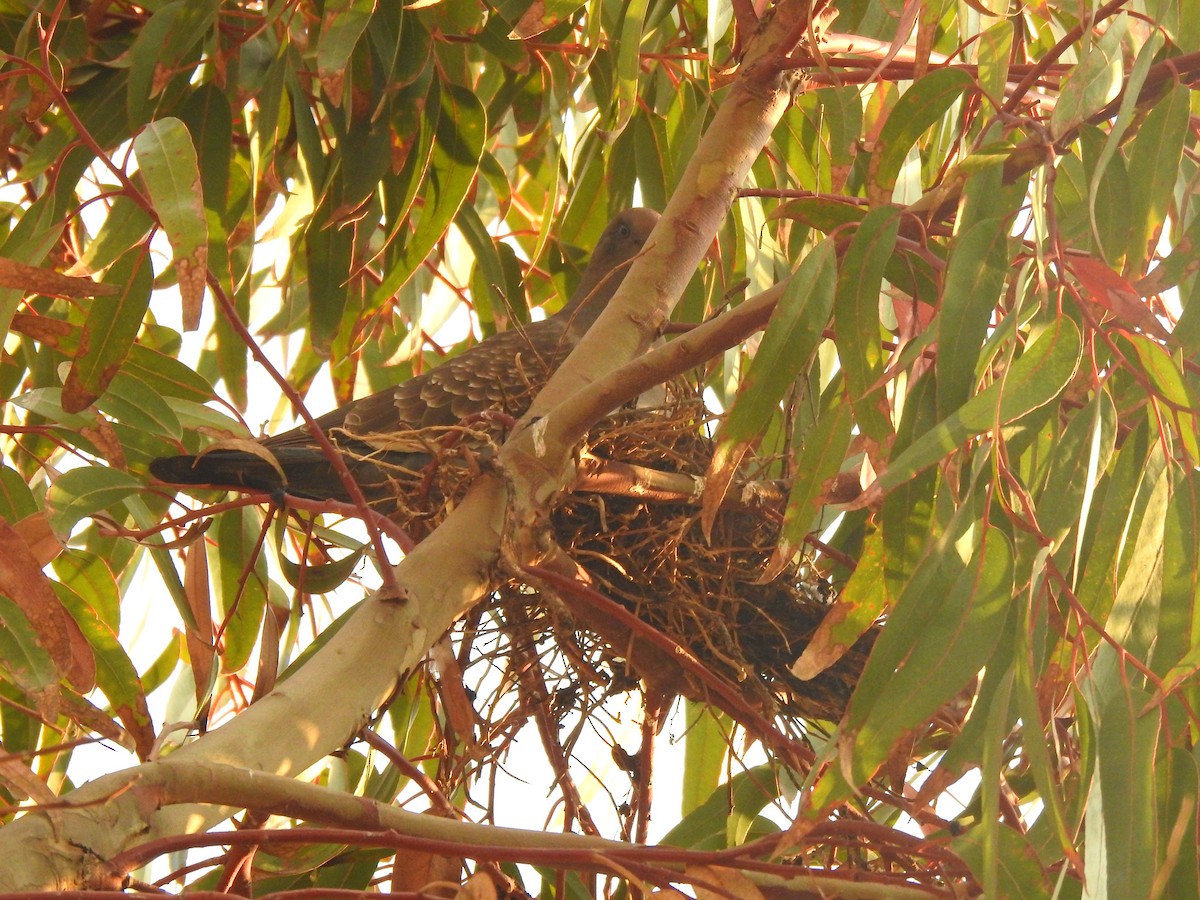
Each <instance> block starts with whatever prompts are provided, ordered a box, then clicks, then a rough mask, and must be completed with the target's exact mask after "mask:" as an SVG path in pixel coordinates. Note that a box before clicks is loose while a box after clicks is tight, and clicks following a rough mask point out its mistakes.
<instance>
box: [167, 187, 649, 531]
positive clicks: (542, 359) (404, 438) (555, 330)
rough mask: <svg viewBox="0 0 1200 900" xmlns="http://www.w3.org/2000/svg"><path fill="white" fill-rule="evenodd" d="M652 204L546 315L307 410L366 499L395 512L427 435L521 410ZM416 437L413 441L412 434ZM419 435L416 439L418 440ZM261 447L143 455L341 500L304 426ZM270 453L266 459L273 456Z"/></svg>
mask: <svg viewBox="0 0 1200 900" xmlns="http://www.w3.org/2000/svg"><path fill="white" fill-rule="evenodd" d="M658 218H659V216H658V213H656V212H654V211H653V210H650V209H644V208H634V209H627V210H625V211H624V212H622V213H620V214H619V215H617V216H616V217H615V218H614V219H613V220H612V221H611V222H610V223H609V224H608V226H607V227H606V228H605V229H604V233H603V234H602V235H601V236H600V240H599V242H598V243H597V245H596V249H595V251H594V252H593V253H592V256H591V259H590V260H589V262H588V265H587V268H586V269H585V270H584V272H583V277H582V278H581V279H580V282H579V287H578V288H576V290H575V292H574V293H573V294H572V295H571V298H570V299H569V300H568V301H567V303H566V304H565V305H564V306H563V308H562V309H560V310H559V311H558V312H556V313H555V314H553V315H551V316H549V317H547V318H546V319H544V320H542V321H540V322H534V323H531V324H528V325H524V326H521V327H514V328H511V329H509V330H507V331H503V332H500V333H498V334H495V335H492V336H491V337H489V338H488V339H486V340H484V341H481V342H479V343H478V344H476V345H475V346H473V347H471V348H470V349H468V350H466V351H465V352H463V353H462V354H460V355H458V356H456V357H454V358H453V359H450V360H447V361H446V362H444V363H442V364H441V365H439V366H437V367H435V368H433V369H431V370H430V371H428V372H426V373H424V374H421V375H417V376H414V377H412V378H410V379H408V380H407V381H405V382H404V383H403V384H400V385H398V386H396V387H394V388H388V389H386V390H383V391H380V392H378V393H375V394H372V395H370V396H367V397H363V398H361V399H358V400H355V401H353V402H351V403H348V404H346V405H345V406H342V407H339V408H337V409H334V410H332V411H331V412H328V413H326V414H324V415H323V416H320V417H318V418H317V419H316V424H317V426H318V427H319V428H320V429H321V430H322V431H323V432H324V433H325V434H326V436H327V437H328V438H329V440H330V442H331V443H332V444H333V446H334V447H335V448H336V449H337V451H338V453H339V454H340V456H341V458H342V460H343V462H344V463H345V464H346V466H347V468H348V469H349V471H350V473H351V475H352V476H353V478H354V480H355V481H356V482H357V483H358V485H359V488H360V490H361V491H362V493H363V495H364V497H365V498H366V499H367V502H368V503H369V504H370V505H372V506H373V507H374V508H376V509H378V510H379V511H381V512H384V514H390V512H392V511H394V510H395V508H396V504H397V499H398V492H401V491H403V490H404V488H403V486H402V485H403V483H404V481H403V479H401V478H398V475H400V474H401V473H404V474H405V475H407V476H408V484H409V485H410V486H411V484H412V477H413V476H414V474H415V473H418V472H419V471H420V470H421V469H422V468H423V467H425V466H428V465H429V464H430V463H431V462H432V461H433V460H434V459H435V458H436V453H435V452H433V451H432V450H431V443H433V442H436V441H437V439H438V436H439V435H442V436H445V435H447V434H450V433H451V432H453V430H454V429H455V428H457V427H458V426H460V425H462V424H463V423H467V422H471V421H478V420H479V419H480V418H481V417H487V416H488V415H489V414H500V417H501V418H503V417H507V418H510V419H518V418H520V417H521V416H522V415H523V414H524V413H525V412H526V410H528V409H529V406H530V404H531V403H532V402H533V398H534V397H535V396H536V395H537V393H538V391H540V390H541V388H542V387H543V386H544V385H545V383H546V381H547V380H549V377H550V376H551V375H552V374H553V373H554V371H555V369H557V368H558V366H559V365H560V364H561V363H562V361H563V360H564V359H566V358H567V356H568V355H569V354H570V352H571V351H572V350H573V349H574V347H575V345H576V344H577V343H578V342H579V339H580V338H581V337H582V336H583V334H584V333H585V332H586V331H587V330H588V328H590V327H591V325H592V323H594V322H595V321H596V319H597V317H598V316H599V315H600V313H601V312H602V311H603V309H604V307H605V306H607V305H608V301H609V300H611V299H612V296H613V294H615V293H616V290H617V287H618V286H619V285H620V284H621V281H622V280H623V278H624V277H625V272H626V270H627V269H628V267H629V264H630V263H631V262H632V260H633V259H634V257H636V256H637V255H638V254H639V253H640V252H641V250H642V247H643V245H644V244H645V242H646V239H647V238H648V237H649V236H650V232H651V231H652V230H653V228H654V225H655V223H656V222H657V221H658ZM415 434H421V435H425V436H426V437H425V438H423V439H422V438H420V437H418V438H417V439H416V441H415V442H414V435H415ZM422 440H423V441H424V446H422ZM258 443H259V444H260V446H261V447H262V448H263V450H264V451H266V452H265V453H261V454H259V453H253V452H250V451H246V450H236V449H215V450H211V451H209V452H207V453H203V454H200V455H198V456H169V457H161V458H158V459H155V460H153V461H152V462H151V463H150V473H151V474H152V475H153V476H154V477H155V478H157V479H158V480H159V481H161V482H164V483H167V484H171V485H176V486H184V485H190V486H199V487H209V488H224V489H229V490H243V491H264V492H266V493H269V494H271V495H273V496H274V497H276V498H278V499H280V500H282V499H283V497H285V496H292V497H299V498H304V499H308V500H318V501H320V500H338V501H342V502H348V501H350V495H349V492H348V490H347V488H346V486H345V484H344V483H343V482H342V479H341V478H340V477H339V476H338V474H337V472H336V471H335V469H334V468H333V466H332V465H331V463H330V461H329V459H328V458H327V457H326V455H325V452H324V451H323V450H322V448H321V447H320V446H319V445H318V444H317V442H316V441H315V440H314V439H313V436H312V434H311V432H310V431H309V429H308V426H307V425H302V426H300V427H298V428H294V429H292V430H291V431H286V432H283V433H282V434H278V435H273V436H271V437H267V438H263V439H262V440H260V441H259V442H258ZM271 458H273V459H274V464H273V463H272V460H271Z"/></svg>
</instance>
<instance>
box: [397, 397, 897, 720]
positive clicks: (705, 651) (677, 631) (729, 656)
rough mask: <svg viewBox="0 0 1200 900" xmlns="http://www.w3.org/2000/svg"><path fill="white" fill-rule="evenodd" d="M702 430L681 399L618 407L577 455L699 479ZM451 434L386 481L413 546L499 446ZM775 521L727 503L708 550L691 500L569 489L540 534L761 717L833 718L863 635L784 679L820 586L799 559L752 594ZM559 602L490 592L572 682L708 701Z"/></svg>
mask: <svg viewBox="0 0 1200 900" xmlns="http://www.w3.org/2000/svg"><path fill="white" fill-rule="evenodd" d="M709 425H711V422H710V421H709V417H708V414H707V413H706V411H705V409H704V407H703V404H702V403H701V402H700V400H699V399H697V398H696V397H695V396H694V395H688V396H686V397H684V398H683V399H678V400H673V401H670V402H668V404H667V405H665V406H664V407H662V408H659V409H653V410H645V409H639V410H626V411H622V412H621V413H619V414H617V415H615V416H613V417H611V418H609V419H607V420H605V421H604V422H602V423H600V424H599V425H598V426H597V427H596V428H595V429H593V431H592V433H591V435H590V436H589V444H588V446H587V447H586V452H587V453H588V454H589V455H591V456H594V457H597V458H599V459H601V460H611V461H615V462H620V463H626V464H633V465H636V466H642V467H645V468H647V469H653V470H656V471H657V472H670V473H678V474H682V475H688V476H697V477H698V476H702V475H703V474H704V473H705V471H706V470H707V467H708V464H709V460H710V458H711V455H712V448H713V443H712V441H711V439H710V438H709V437H708V436H707V434H706V430H707V427H708V426H709ZM448 437H450V438H455V439H452V440H449V439H447V438H448ZM457 437H461V438H462V440H459V439H457ZM457 437H456V436H455V435H452V434H443V435H439V436H437V438H438V439H437V440H430V438H429V436H428V435H426V436H424V437H422V438H417V439H416V440H420V441H423V443H421V444H420V445H419V446H420V448H421V449H423V450H425V451H426V452H429V453H430V454H431V455H430V459H432V458H433V456H435V455H436V456H437V458H438V459H439V464H438V465H436V466H430V467H428V468H427V469H426V470H425V471H424V472H423V473H421V472H412V471H409V472H400V471H397V472H396V473H395V476H394V477H395V478H396V479H397V481H400V482H402V483H403V489H402V490H400V491H398V492H397V494H398V496H399V497H401V498H402V500H401V501H400V502H402V503H403V508H401V509H399V510H398V511H397V514H394V518H396V519H397V520H398V521H400V523H401V525H402V526H403V527H404V528H406V529H407V530H408V531H409V532H410V533H411V534H413V535H414V536H415V537H418V538H419V537H421V536H423V535H424V534H426V533H428V531H430V530H432V528H434V527H436V525H437V524H438V523H439V522H440V521H441V520H442V519H443V518H444V517H445V515H446V513H447V512H448V511H449V509H450V508H452V507H453V505H454V504H455V503H456V502H457V501H458V499H459V498H460V497H461V495H462V494H463V493H464V492H465V490H466V488H467V486H468V485H469V483H470V481H471V477H472V473H473V471H476V470H477V469H478V468H479V467H480V466H482V465H486V464H487V463H486V460H487V459H488V458H489V457H490V456H492V455H493V454H494V449H495V446H496V443H495V442H496V440H497V437H496V435H494V434H491V433H490V432H489V431H488V430H487V429H486V428H484V429H475V430H473V431H471V432H470V433H464V434H463V435H459V436H457ZM408 439H410V440H411V439H413V438H412V437H411V436H410V437H409V438H408ZM413 449H414V450H416V449H418V447H417V446H416V445H414V446H413ZM751 465H753V461H751ZM780 515H781V509H780V508H778V507H776V508H772V507H770V506H769V505H765V506H758V507H755V508H749V507H745V506H739V505H738V504H737V503H736V502H733V501H727V502H726V504H725V506H724V507H723V509H722V511H721V512H720V513H719V514H718V516H717V518H716V522H715V524H714V527H713V532H712V540H711V542H709V541H706V540H705V539H704V535H703V534H702V531H701V526H700V507H699V505H698V504H696V503H694V502H688V501H686V500H670V501H663V500H661V499H659V500H649V499H642V498H640V497H636V496H627V495H619V494H617V495H614V494H596V493H588V492H585V491H577V492H575V493H569V494H564V495H562V497H561V498H560V501H559V504H558V505H557V507H556V508H555V509H554V511H553V514H552V517H551V525H552V528H553V530H554V538H555V540H556V541H557V543H558V544H559V546H560V547H562V548H563V549H564V550H566V551H567V553H569V554H570V555H571V556H572V557H573V558H574V559H575V560H576V561H577V562H578V563H579V565H580V566H581V567H582V568H583V569H584V570H585V571H586V573H587V575H588V576H589V577H590V579H591V581H592V587H593V588H594V589H595V590H597V591H599V592H600V593H601V594H603V595H604V596H605V597H607V598H609V599H610V600H612V601H615V602H616V603H618V604H620V606H621V607H623V608H624V609H625V610H628V611H629V612H631V613H632V614H633V615H635V616H636V617H637V619H638V620H640V622H642V623H644V624H645V626H647V627H648V628H650V629H654V630H656V631H658V632H659V633H660V634H662V635H665V636H666V637H667V638H669V639H670V640H671V641H673V642H675V643H677V644H678V645H680V646H681V647H683V648H685V649H686V650H688V651H690V652H691V654H693V655H694V657H695V658H696V659H697V660H698V661H699V662H700V663H702V664H703V666H704V667H705V668H706V669H708V670H709V671H710V672H711V673H712V674H713V675H714V676H716V677H718V678H720V679H723V680H724V681H726V682H728V683H731V684H733V685H734V686H735V689H736V691H737V692H738V693H740V694H741V696H742V698H743V700H744V701H745V702H748V703H749V704H750V705H752V706H753V707H754V708H755V709H756V710H758V711H759V712H760V713H763V714H765V715H768V716H774V715H777V714H783V715H784V716H785V718H788V717H794V718H803V719H821V720H836V719H838V718H840V716H841V713H842V711H843V709H844V707H845V703H846V700H847V698H848V697H849V695H850V692H851V690H852V689H853V687H854V684H855V683H856V682H857V679H858V676H859V674H860V673H861V671H862V667H863V665H864V663H865V660H866V654H867V652H868V651H869V650H870V646H871V644H872V642H873V634H868V636H866V637H864V638H863V639H862V640H860V641H859V642H858V643H857V644H856V645H855V646H854V647H853V648H852V649H851V650H850V651H849V653H847V654H846V656H844V657H843V658H842V659H841V660H840V661H839V662H838V663H837V664H836V665H835V666H833V667H832V668H831V669H829V670H827V671H826V672H824V673H822V674H821V675H819V676H818V677H816V678H814V679H812V680H811V681H801V680H799V679H797V678H796V677H795V676H793V675H792V674H791V672H790V671H789V668H790V666H791V665H792V664H793V663H794V662H795V661H796V659H797V658H798V657H799V656H800V653H801V652H802V651H803V649H804V647H805V646H806V645H807V644H808V642H809V641H810V640H811V638H812V635H813V633H814V631H815V630H816V628H817V626H818V624H819V623H820V622H821V620H822V619H823V618H824V615H825V612H826V610H827V608H828V600H829V586H828V584H827V583H826V582H825V581H823V580H822V579H821V578H820V576H819V575H818V574H817V573H816V572H815V571H814V570H813V569H812V567H811V566H810V565H808V564H806V563H804V562H798V563H795V564H792V565H789V566H788V567H786V568H785V569H784V571H783V572H782V573H781V574H780V575H779V576H778V577H777V578H775V579H774V580H772V581H770V582H768V583H766V584H759V583H758V581H759V579H760V577H761V576H762V574H763V571H764V567H765V565H766V563H767V560H768V558H769V557H770V555H771V553H772V550H773V549H774V547H775V542H776V539H777V535H778V527H779V520H780ZM558 593H559V595H560V597H561V599H562V600H564V601H566V602H565V603H562V604H560V603H557V602H553V603H550V602H546V601H545V600H544V599H543V598H541V597H540V596H539V595H538V594H537V593H536V592H534V591H531V590H530V589H529V588H528V587H527V586H525V585H522V584H517V583H513V584H510V585H508V586H506V587H503V588H501V590H500V591H499V592H498V593H497V595H496V596H495V598H494V601H493V602H494V603H496V604H498V606H499V607H502V608H503V610H504V612H503V614H501V615H500V617H499V618H500V619H501V621H503V622H507V623H509V625H508V626H505V628H506V630H511V631H512V632H513V633H510V635H509V637H510V640H509V641H508V644H509V646H517V645H521V646H528V645H529V643H530V642H533V643H541V642H542V641H544V640H545V638H546V637H547V636H553V637H554V639H555V641H556V643H557V644H558V655H559V656H560V658H561V659H563V660H565V661H566V662H567V664H568V666H569V668H571V669H572V670H573V671H574V672H575V676H574V683H575V684H577V685H581V686H582V685H587V684H593V685H595V684H596V683H597V682H604V683H606V684H607V691H612V690H621V689H629V688H632V687H634V686H636V685H637V683H638V679H639V678H642V679H645V680H646V681H648V682H654V681H657V682H658V683H659V684H665V685H667V688H666V689H665V692H667V693H674V692H679V693H683V694H685V695H687V696H689V697H691V698H693V699H700V700H713V697H712V695H711V693H710V692H709V691H708V689H707V687H706V686H705V684H704V679H702V678H701V679H697V677H696V675H695V673H694V672H692V673H686V672H683V671H670V672H664V671H663V669H664V667H665V668H668V669H669V668H671V667H673V666H677V665H678V664H677V663H675V662H673V661H672V659H671V657H672V654H670V653H649V654H647V653H645V652H642V653H635V652H632V650H633V648H632V646H631V642H632V641H634V640H637V637H636V635H632V636H631V635H630V634H629V632H628V630H622V629H621V628H619V627H617V628H613V627H611V626H612V625H613V623H612V622H611V617H610V616H606V615H605V614H603V613H600V614H598V615H597V614H594V613H595V611H594V610H591V611H589V610H588V609H587V605H586V603H583V602H579V601H578V600H577V599H575V598H572V597H571V596H569V595H568V594H569V592H567V591H559V592H558ZM518 609H521V610H524V612H523V613H521V614H519V613H518V612H517V610H518ZM589 613H591V614H589ZM517 632H519V633H517ZM589 632H590V633H589ZM642 645H643V646H645V642H644V641H642ZM568 680H570V679H568Z"/></svg>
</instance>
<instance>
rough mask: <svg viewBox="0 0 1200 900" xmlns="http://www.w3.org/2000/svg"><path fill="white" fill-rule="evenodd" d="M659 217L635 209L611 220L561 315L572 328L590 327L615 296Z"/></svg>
mask: <svg viewBox="0 0 1200 900" xmlns="http://www.w3.org/2000/svg"><path fill="white" fill-rule="evenodd" d="M658 219H659V215H658V213H656V212H655V211H654V210H652V209H646V208H644V207H634V208H633V209H627V210H625V211H624V212H621V213H619V214H618V215H617V216H615V217H614V218H613V220H612V221H611V222H609V223H608V226H607V227H606V228H605V229H604V233H603V234H601V235H600V240H599V241H598V242H597V243H596V249H595V251H594V252H593V253H592V257H591V259H590V260H588V264H587V268H586V269H584V270H583V277H582V278H581V279H580V281H579V287H577V288H576V289H575V293H574V294H572V295H571V299H570V301H569V302H568V303H567V305H566V306H564V307H563V309H562V312H563V313H567V314H568V315H571V316H572V317H573V320H574V321H573V327H575V328H579V327H580V326H583V327H584V328H586V327H587V326H590V325H591V323H592V322H593V321H595V319H596V317H597V316H599V315H600V311H601V310H603V309H604V307H605V306H607V305H608V301H609V300H611V299H612V296H613V294H615V293H616V292H617V288H618V287H620V285H621V281H622V280H623V279H624V278H625V273H626V272H627V271H629V265H630V263H631V262H632V261H633V259H634V257H635V256H637V255H638V254H639V253H641V252H642V248H643V247H644V246H645V244H646V239H647V238H649V237H650V232H652V231H653V230H654V225H655V223H657V222H658Z"/></svg>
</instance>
